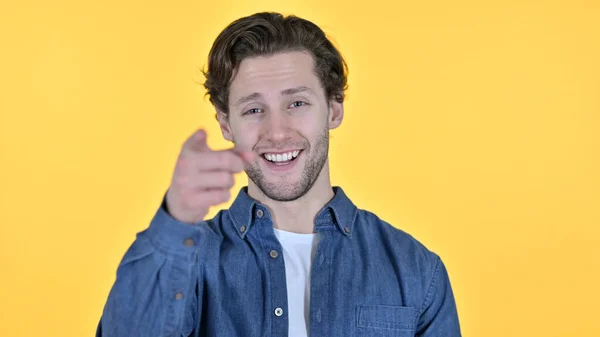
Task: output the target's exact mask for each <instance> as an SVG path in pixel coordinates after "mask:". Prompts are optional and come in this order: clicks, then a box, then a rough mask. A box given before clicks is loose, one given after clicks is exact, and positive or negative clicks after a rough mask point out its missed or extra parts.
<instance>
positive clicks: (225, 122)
mask: <svg viewBox="0 0 600 337" xmlns="http://www.w3.org/2000/svg"><path fill="white" fill-rule="evenodd" d="M217 120H218V121H219V126H220V127H221V133H222V134H223V138H225V139H226V140H228V141H230V142H233V133H232V132H231V127H230V126H229V118H227V114H225V113H224V112H223V111H221V110H219V109H217Z"/></svg>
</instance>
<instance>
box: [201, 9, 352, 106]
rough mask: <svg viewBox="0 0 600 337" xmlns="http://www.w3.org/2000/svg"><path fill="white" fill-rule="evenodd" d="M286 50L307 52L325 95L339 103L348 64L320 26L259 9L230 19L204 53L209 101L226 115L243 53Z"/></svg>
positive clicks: (341, 97) (263, 54)
mask: <svg viewBox="0 0 600 337" xmlns="http://www.w3.org/2000/svg"><path fill="white" fill-rule="evenodd" d="M286 51H307V52H309V53H310V54H311V55H312V56H313V58H314V61H315V74H316V75H317V76H318V77H319V79H320V81H321V85H322V86H323V88H324V90H325V97H327V99H328V100H336V101H337V102H339V103H342V102H343V101H344V96H345V94H344V92H345V91H346V89H347V88H348V83H347V78H348V66H347V65H346V62H345V61H344V58H343V57H342V55H341V53H340V52H339V51H338V50H337V49H336V48H335V47H334V46H333V44H332V43H331V41H330V40H329V39H328V37H327V36H326V34H325V33H324V32H323V30H321V28H319V27H318V26H317V25H315V24H314V23H312V22H310V21H308V20H305V19H302V18H299V17H297V16H294V15H289V16H283V15H282V14H280V13H275V12H262V13H256V14H253V15H250V16H246V17H243V18H240V19H238V20H236V21H234V22H232V23H231V24H229V25H228V26H227V27H226V28H225V29H224V30H223V31H222V32H221V33H220V34H219V36H218V37H217V39H216V40H215V41H214V43H213V45H212V48H211V50H210V52H209V55H208V70H201V71H202V73H203V74H204V76H205V77H206V81H205V82H204V87H205V88H206V95H209V98H210V102H211V103H212V104H213V105H214V106H215V108H217V109H218V110H220V111H222V112H223V113H225V114H226V115H228V114H229V108H228V100H229V85H230V84H231V80H232V78H233V75H234V72H235V71H236V69H237V67H238V66H239V64H240V62H241V61H242V60H243V59H245V58H247V57H253V56H268V55H273V54H276V53H280V52H286Z"/></svg>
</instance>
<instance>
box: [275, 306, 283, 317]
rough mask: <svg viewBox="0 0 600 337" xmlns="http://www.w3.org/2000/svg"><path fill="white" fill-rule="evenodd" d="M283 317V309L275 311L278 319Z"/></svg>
mask: <svg viewBox="0 0 600 337" xmlns="http://www.w3.org/2000/svg"><path fill="white" fill-rule="evenodd" d="M281 315H283V309H281V308H276V309H275V316H277V317H281Z"/></svg>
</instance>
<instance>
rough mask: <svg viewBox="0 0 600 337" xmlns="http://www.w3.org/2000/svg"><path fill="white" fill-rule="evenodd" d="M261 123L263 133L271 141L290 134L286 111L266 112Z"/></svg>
mask: <svg viewBox="0 0 600 337" xmlns="http://www.w3.org/2000/svg"><path fill="white" fill-rule="evenodd" d="M266 117H267V118H266V120H265V121H264V123H263V134H264V135H266V136H267V138H268V139H269V140H271V141H273V142H280V141H283V140H284V139H286V138H289V136H290V126H291V125H290V118H289V116H288V114H287V113H285V112H282V111H273V112H271V113H268V114H267V116H266Z"/></svg>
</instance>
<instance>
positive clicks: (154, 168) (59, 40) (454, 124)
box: [0, 0, 600, 337]
mask: <svg viewBox="0 0 600 337" xmlns="http://www.w3.org/2000/svg"><path fill="white" fill-rule="evenodd" d="M367 3H368V6H367ZM367 3H365V2H353V1H346V2H344V3H342V2H333V1H321V0H313V1H306V0H302V1H286V2H285V4H282V2H280V1H275V0H274V1H247V2H246V1H214V2H210V3H209V2H204V1H190V0H186V1H172V2H167V1H140V0H136V1H116V0H113V1H75V0H73V1H66V0H56V1H27V0H25V1H10V2H9V1H3V2H2V4H1V5H0V46H1V53H0V83H1V86H0V90H1V91H0V112H1V114H0V146H1V147H0V150H1V151H0V161H1V162H0V225H1V227H0V254H1V255H0V256H1V260H0V263H1V265H0V273H1V275H0V285H1V286H0V336H3V337H8V336H91V335H93V334H94V331H95V328H96V324H97V322H98V319H99V318H100V314H101V311H102V308H103V306H104V303H105V301H106V297H107V295H108V292H109V289H110V287H111V285H112V282H113V281H114V276H115V271H116V267H117V265H118V262H119V261H120V259H121V257H122V255H123V254H124V253H125V250H126V249H127V247H128V246H129V245H130V244H131V242H132V241H133V239H134V235H135V233H136V232H138V231H140V230H142V229H144V228H145V227H146V226H147V225H148V224H149V221H150V219H151V218H152V216H153V215H154V212H155V211H156V209H157V207H158V206H159V203H160V201H161V198H162V196H163V193H164V192H165V190H166V188H167V187H168V184H169V182H170V176H171V173H172V170H173V167H174V163H175V159H176V157H177V154H178V152H179V148H180V145H181V143H182V142H183V140H184V139H185V138H186V137H187V136H188V135H189V134H190V133H191V132H192V131H193V130H194V129H196V128H197V127H199V126H204V127H206V128H208V130H209V143H210V145H211V146H213V147H214V148H225V147H228V144H227V143H226V142H225V141H223V140H222V138H221V136H220V134H219V132H218V127H217V123H216V121H215V120H214V110H213V108H212V106H211V105H210V103H209V102H208V100H207V99H204V98H203V94H204V91H203V89H202V87H201V86H200V85H199V83H198V82H199V81H202V80H203V79H202V77H201V76H200V73H199V72H198V68H199V67H202V66H203V65H204V64H205V61H206V56H207V53H208V51H209V49H210V46H211V44H212V41H213V39H214V38H215V37H216V36H217V34H218V33H219V32H220V30H221V29H223V28H224V27H225V26H226V25H227V24H228V23H229V22H231V21H232V20H234V19H237V18H238V17H241V16H245V15H248V14H251V13H254V12H257V11H262V10H276V11H283V12H284V13H295V14H297V15H300V16H303V17H305V18H307V19H310V20H312V21H314V22H315V23H317V24H318V25H320V26H321V27H322V28H323V29H324V30H325V31H326V32H327V33H329V34H330V35H331V36H332V37H333V40H334V41H335V43H336V45H337V46H338V47H339V48H340V49H341V51H342V53H343V54H344V55H345V57H346V59H347V61H348V63H349V67H350V78H349V79H350V82H349V84H350V89H349V92H348V99H347V101H346V105H345V108H346V118H345V121H344V123H343V124H342V127H341V128H340V129H338V130H336V131H334V132H333V138H332V144H331V161H332V177H333V182H334V183H335V184H337V185H341V186H343V187H344V189H345V190H346V192H347V193H348V194H349V196H350V197H351V198H352V199H353V200H354V202H355V203H357V204H358V205H359V206H360V207H362V208H366V209H369V210H371V211H373V212H375V213H377V214H378V215H380V216H381V217H382V218H383V219H386V220H388V221H389V222H390V223H392V224H394V225H395V226H397V227H399V228H402V229H404V230H405V231H407V232H409V233H411V234H413V235H414V236H415V237H417V238H418V239H419V240H420V241H422V242H423V243H424V244H425V245H427V246H428V247H429V248H430V249H432V250H433V251H435V252H437V253H438V254H440V255H441V256H442V258H443V259H444V261H445V262H446V264H447V267H448V269H449V272H450V277H451V281H452V284H453V287H454V292H455V295H456V298H457V305H458V309H459V314H460V319H461V324H462V328H463V334H464V336H486V337H505V336H545V337H554V336H582V337H584V336H590V337H591V336H600V319H598V316H599V314H600V309H599V305H600V290H599V289H600V268H599V267H600V263H599V262H598V259H599V258H600V250H599V248H598V247H599V246H600V229H599V225H600V207H599V205H600V192H599V191H600V173H599V172H600V159H599V156H600V116H599V115H600V98H599V94H600V4H599V2H598V1H591V0H590V1H539V2H535V1H494V2H489V1H453V2H450V1H427V2H417V1H404V2H403V3H400V4H393V3H395V2H391V1H390V2H389V3H386V2H380V1H368V2H367ZM245 182H246V179H245V177H243V176H240V177H239V179H238V184H237V186H236V187H235V190H237V189H238V188H239V187H240V186H242V185H243V184H245ZM225 206H227V205H223V207H225ZM215 211H216V210H213V211H212V213H211V215H214V214H215Z"/></svg>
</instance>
